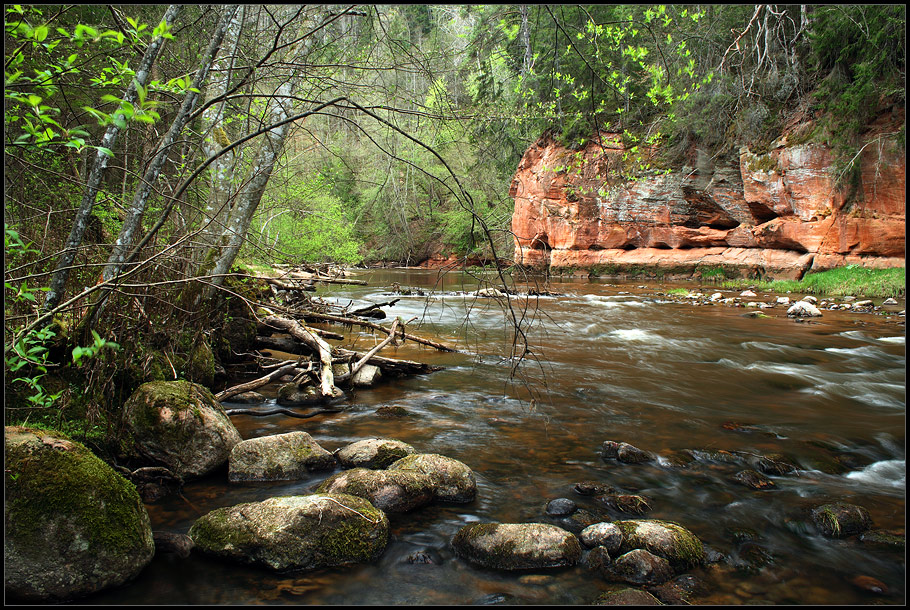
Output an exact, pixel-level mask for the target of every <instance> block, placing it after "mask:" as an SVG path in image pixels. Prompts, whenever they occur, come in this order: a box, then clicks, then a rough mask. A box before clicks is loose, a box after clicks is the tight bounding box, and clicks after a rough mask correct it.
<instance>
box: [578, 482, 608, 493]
mask: <svg viewBox="0 0 910 610" xmlns="http://www.w3.org/2000/svg"><path fill="white" fill-rule="evenodd" d="M573 489H574V490H575V493H577V494H579V495H581V496H601V495H604V494H611V493H615V492H616V490H615V489H614V488H613V487H610V486H609V485H604V484H603V483H598V482H597V481H581V482H578V483H576V484H575V486H574V487H573Z"/></svg>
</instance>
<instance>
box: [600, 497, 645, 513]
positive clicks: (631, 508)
mask: <svg viewBox="0 0 910 610" xmlns="http://www.w3.org/2000/svg"><path fill="white" fill-rule="evenodd" d="M595 499H596V500H597V501H598V502H600V503H601V504H603V505H604V506H606V507H608V508H612V509H614V510H618V511H619V512H622V513H628V514H630V515H643V514H645V513H646V512H648V511H650V510H651V501H650V500H648V498H646V497H644V496H639V495H635V494H606V495H603V496H597V498H595Z"/></svg>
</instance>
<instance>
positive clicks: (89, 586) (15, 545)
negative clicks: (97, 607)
mask: <svg viewBox="0 0 910 610" xmlns="http://www.w3.org/2000/svg"><path fill="white" fill-rule="evenodd" d="M4 437H5V464H4V468H5V470H6V476H5V480H6V486H5V498H4V506H3V513H4V530H5V536H4V541H3V553H4V585H5V592H6V594H7V596H8V598H9V599H20V600H24V601H33V602H62V601H68V600H73V599H77V598H79V597H83V596H86V595H90V594H92V593H96V592H98V591H101V590H104V589H109V588H111V587H116V586H119V585H121V584H123V583H125V582H127V581H129V580H130V579H132V578H133V577H135V576H136V575H137V574H139V572H141V571H142V570H143V568H145V566H146V565H148V563H149V562H150V561H151V560H152V557H153V556H154V554H155V544H154V541H153V538H152V527H151V524H150V521H149V516H148V513H147V512H146V510H145V506H144V505H143V504H142V499H141V498H140V497H139V494H138V492H137V491H136V488H135V486H134V485H133V484H132V483H130V482H129V481H127V480H126V479H124V478H123V477H122V476H120V475H119V474H117V472H115V471H114V469H113V468H111V467H110V466H109V465H107V464H106V463H105V462H103V461H102V460H101V459H100V458H98V457H97V456H95V455H94V454H93V453H92V452H91V451H89V450H88V449H87V448H86V447H85V446H84V445H82V444H81V443H78V442H76V441H73V440H71V439H69V438H67V437H66V436H64V435H62V434H60V433H57V432H50V431H46V430H34V429H31V428H24V427H18V426H16V427H6V428H4Z"/></svg>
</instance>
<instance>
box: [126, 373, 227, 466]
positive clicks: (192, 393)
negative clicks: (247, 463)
mask: <svg viewBox="0 0 910 610" xmlns="http://www.w3.org/2000/svg"><path fill="white" fill-rule="evenodd" d="M123 418H124V424H125V427H126V429H127V431H128V433H129V438H128V439H126V442H125V445H126V447H125V450H126V452H127V454H128V456H129V457H131V458H134V459H136V460H139V461H142V462H148V463H150V465H163V466H165V467H167V468H168V469H169V470H171V471H172V472H173V473H174V474H176V475H178V476H180V477H182V478H183V479H187V478H193V477H200V476H202V475H204V474H206V473H208V472H211V471H212V470H214V469H216V468H218V467H219V466H222V465H223V464H224V463H225V462H227V460H228V456H229V455H230V453H231V450H232V449H233V448H234V445H236V444H237V443H239V442H240V441H241V440H242V439H241V437H240V433H239V432H237V428H235V427H234V424H233V423H232V422H231V420H230V418H228V416H227V414H226V413H225V411H224V408H223V407H222V406H221V404H220V403H219V402H218V401H217V400H215V397H214V396H213V395H212V393H211V392H210V391H209V390H208V389H206V388H205V387H203V386H201V385H199V384H196V383H192V382H189V381H152V382H148V383H144V384H142V385H141V386H139V388H138V389H137V390H136V391H135V392H134V393H133V395H132V396H130V398H129V399H128V400H127V401H126V403H125V404H124V405H123Z"/></svg>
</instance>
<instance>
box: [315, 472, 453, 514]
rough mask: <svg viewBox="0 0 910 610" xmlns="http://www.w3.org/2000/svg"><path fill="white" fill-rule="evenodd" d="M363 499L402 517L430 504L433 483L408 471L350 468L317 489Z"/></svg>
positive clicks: (433, 491)
mask: <svg viewBox="0 0 910 610" xmlns="http://www.w3.org/2000/svg"><path fill="white" fill-rule="evenodd" d="M316 491H318V492H320V493H344V494H350V495H353V496H359V497H361V498H365V499H367V500H369V501H370V502H372V503H373V505H374V506H375V507H376V508H378V509H380V510H383V511H385V512H388V513H405V512H408V511H411V510H414V509H415V508H420V507H421V506H426V505H427V504H429V503H430V502H432V501H433V498H434V495H435V489H434V487H433V479H431V478H430V477H429V476H427V475H425V474H423V473H420V472H414V471H410V470H370V469H369V468H352V469H351V470H345V471H344V472H339V473H337V474H334V475H332V476H330V477H329V478H328V479H326V480H325V481H323V482H322V484H321V485H319V487H318V488H317V489H316Z"/></svg>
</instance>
